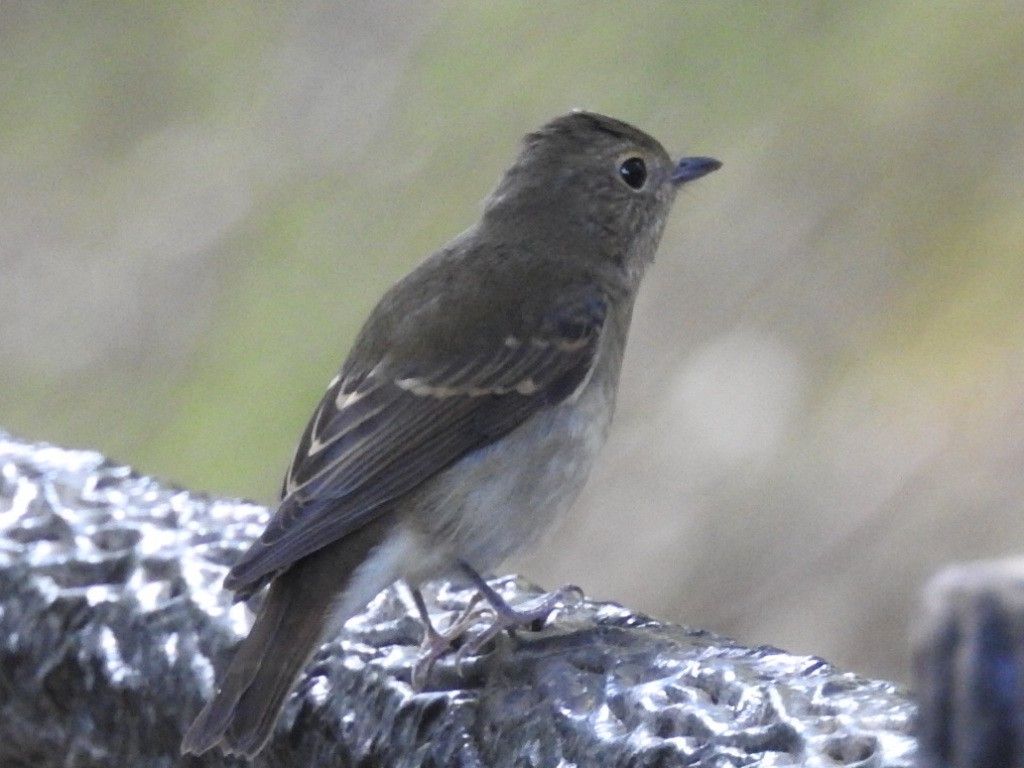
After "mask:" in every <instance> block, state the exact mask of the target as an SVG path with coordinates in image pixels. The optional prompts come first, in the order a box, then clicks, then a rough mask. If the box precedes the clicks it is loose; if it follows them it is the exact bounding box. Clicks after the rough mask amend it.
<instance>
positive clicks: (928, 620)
mask: <svg viewBox="0 0 1024 768" xmlns="http://www.w3.org/2000/svg"><path fill="white" fill-rule="evenodd" d="M915 635H916V636H915V642H914V645H915V653H914V673H915V677H916V687H917V691H918V698H919V701H920V723H919V726H918V730H919V733H920V740H921V752H922V763H923V765H925V766H928V768H1020V766H1024V559H1019V558H1018V559H1011V560H999V561H992V562H979V563H968V564H965V565H958V566H954V567H951V568H948V569H946V570H945V571H943V572H941V573H940V574H939V575H938V576H936V577H935V578H933V579H932V581H931V583H930V584H929V585H928V587H927V589H926V590H925V597H924V610H923V612H922V616H921V618H920V620H919V621H918V624H917V627H916V628H915Z"/></svg>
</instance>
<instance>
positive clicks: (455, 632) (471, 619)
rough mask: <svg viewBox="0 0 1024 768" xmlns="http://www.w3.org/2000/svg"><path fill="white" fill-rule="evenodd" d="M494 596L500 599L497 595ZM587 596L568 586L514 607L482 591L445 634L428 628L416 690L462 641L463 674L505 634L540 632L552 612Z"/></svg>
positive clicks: (459, 666)
mask: <svg viewBox="0 0 1024 768" xmlns="http://www.w3.org/2000/svg"><path fill="white" fill-rule="evenodd" d="M494 595H495V596H497V594H496V593H494ZM583 597H584V594H583V590H582V589H580V588H579V587H577V586H575V585H566V586H563V587H559V588H558V589H556V590H554V591H553V592H549V593H547V594H544V595H540V596H539V597H536V598H532V599H530V600H527V601H525V603H524V604H523V605H522V606H521V607H517V608H513V607H512V606H510V605H509V604H508V603H507V602H505V601H504V600H503V599H502V598H500V597H497V599H492V598H491V597H489V596H487V595H484V594H483V593H481V592H478V593H476V594H475V595H474V596H473V598H472V599H471V600H470V602H469V604H468V605H467V606H466V608H465V609H464V610H463V611H462V613H461V614H459V616H458V617H456V619H455V620H454V621H453V622H452V623H451V624H450V625H449V626H448V627H447V628H446V629H445V630H444V631H443V632H438V631H437V630H435V629H434V628H433V627H431V626H430V625H429V624H428V625H427V626H426V627H425V628H424V634H423V642H422V644H421V645H420V653H419V657H418V658H417V660H416V663H415V665H414V666H413V670H412V685H413V688H415V689H416V690H423V688H424V687H425V686H426V683H427V679H428V678H429V676H430V673H431V671H432V670H433V668H434V665H435V664H436V663H437V661H438V660H439V659H440V658H441V657H442V656H444V655H445V653H447V652H448V650H450V649H451V648H452V646H453V645H455V643H456V642H458V641H459V640H460V639H462V640H463V642H462V644H461V645H460V646H459V648H458V649H457V650H456V652H455V659H454V661H455V669H456V671H457V673H458V674H460V675H461V674H462V672H463V669H464V666H465V664H466V662H467V661H468V660H469V659H470V658H472V657H474V656H477V655H479V654H480V653H481V651H483V649H484V647H486V645H487V644H488V643H489V642H490V641H491V640H493V639H494V638H496V637H498V636H499V635H500V634H501V633H502V632H503V631H507V632H508V633H509V634H513V633H514V632H515V630H517V629H527V630H530V631H537V630H540V629H541V628H542V627H543V626H544V624H545V623H546V622H547V620H548V618H549V617H550V616H551V614H552V613H554V612H555V611H556V610H558V609H559V608H562V607H564V606H568V605H578V604H579V603H580V602H581V601H582V600H583Z"/></svg>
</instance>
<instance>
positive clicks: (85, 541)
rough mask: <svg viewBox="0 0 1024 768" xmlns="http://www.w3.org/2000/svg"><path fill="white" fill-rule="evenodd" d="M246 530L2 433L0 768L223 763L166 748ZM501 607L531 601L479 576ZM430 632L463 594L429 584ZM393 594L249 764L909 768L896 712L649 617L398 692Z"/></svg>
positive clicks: (406, 646)
mask: <svg viewBox="0 0 1024 768" xmlns="http://www.w3.org/2000/svg"><path fill="white" fill-rule="evenodd" d="M266 517H267V510H265V509H264V508H262V507H259V506H256V505H253V504H249V503H246V502H242V501H235V500H222V499H212V498H208V497H205V496H202V495H200V494H194V493H191V492H188V491H184V490H180V489H176V488H173V487H169V486H167V485H163V484H161V483H158V482H157V481H156V480H153V479H152V478H148V477H142V476H139V475H137V474H135V473H133V472H132V471H131V469H130V468H128V467H126V466H122V465H118V464H115V463H111V462H109V461H107V460H106V459H104V457H103V456H101V455H99V454H97V453H94V452H89V451H73V450H64V449H60V448H54V447H51V446H46V445H32V444H26V443H23V442H19V441H17V440H15V439H13V438H11V437H9V436H6V435H4V434H3V433H0V765H3V766H11V767H12V768H13V767H17V766H34V767H36V768H45V767H47V766H74V767H75V768H84V767H86V766H104V767H109V766H129V765H130V766H139V767H140V768H141V767H144V766H171V765H188V766H215V765H217V766H219V765H242V764H243V763H241V762H240V761H236V760H227V759H224V758H222V757H221V756H220V755H219V754H212V755H206V756H204V757H203V758H187V759H186V758H181V757H179V756H178V742H179V740H180V738H181V733H182V731H183V729H184V728H185V727H186V725H187V724H188V723H189V721H190V719H191V718H192V716H193V715H194V714H195V713H196V711H197V710H198V709H199V707H200V704H201V702H202V701H203V700H204V699H205V698H206V697H208V696H209V695H210V694H211V691H212V687H213V684H214V679H215V670H217V669H222V668H223V665H224V664H225V663H226V661H227V659H228V658H229V656H230V653H231V651H232V648H233V647H234V645H235V643H236V642H237V641H238V639H239V638H240V637H241V636H242V634H243V633H244V632H245V631H246V629H247V609H246V607H245V606H243V605H236V606H232V605H231V603H230V596H229V595H228V594H227V593H225V592H224V591H223V590H222V589H221V588H220V580H221V578H222V576H223V575H224V573H225V571H226V569H227V567H228V565H229V564H230V563H231V562H232V561H233V559H234V558H235V557H237V556H238V554H239V553H240V552H241V551H242V550H243V549H244V548H245V546H246V545H247V543H248V542H249V541H250V540H251V539H252V538H253V537H254V536H256V535H257V534H258V533H259V531H260V529H261V527H262V525H263V523H264V521H265V520H266ZM500 587H501V589H502V591H503V594H504V595H505V596H506V597H507V598H508V599H510V600H511V601H513V602H521V601H523V600H527V599H529V598H530V597H532V596H535V595H537V594H538V590H537V589H536V588H535V587H532V586H530V585H529V584H527V583H525V582H523V581H521V580H519V579H517V578H514V577H508V578H505V579H502V580H500ZM428 597H430V598H432V605H433V609H434V610H436V611H437V614H436V616H435V618H436V619H438V620H440V622H441V623H442V624H443V622H444V620H445V616H447V617H449V618H450V617H451V616H454V615H455V612H457V611H458V610H459V609H460V608H461V607H463V606H464V605H465V604H466V602H467V600H468V599H469V597H470V593H469V592H468V591H466V590H460V589H458V588H455V587H452V586H450V585H439V586H438V587H437V588H435V589H433V590H431V591H430V594H429V595H428ZM419 635H420V632H419V627H418V624H417V622H416V621H415V619H414V611H412V610H411V607H410V606H409V605H408V601H407V600H406V599H405V598H404V596H403V595H402V593H401V591H400V590H399V589H392V590H389V591H387V592H385V593H382V594H381V595H379V596H378V597H377V598H376V599H375V600H374V601H373V602H372V603H371V605H369V606H368V608H367V610H366V611H365V612H364V613H363V614H361V615H359V616H357V617H355V618H354V619H353V620H352V621H350V622H349V623H348V624H347V625H346V631H345V633H344V635H343V636H342V637H340V638H339V639H338V640H336V641H334V642H332V643H329V644H328V645H326V646H324V648H322V649H321V651H320V652H319V653H318V655H317V656H316V658H315V660H314V661H313V663H311V665H310V666H309V668H308V669H307V673H306V676H305V677H304V679H303V680H302V682H301V684H300V686H299V688H298V692H297V694H296V695H294V696H293V697H292V698H291V700H290V701H289V704H288V706H287V707H286V709H285V712H284V715H283V716H282V718H281V722H280V723H279V726H278V732H277V735H276V736H275V738H274V739H273V740H272V742H271V743H270V745H269V746H268V748H267V750H266V751H265V752H264V753H262V754H261V755H260V756H259V757H258V758H257V759H256V760H255V761H254V764H255V765H258V766H296V765H301V766H376V765H395V766H510V767H511V766H517V767H518V766H552V767H555V766H558V767H560V768H569V767H570V766H631V767H636V768H640V767H641V766H651V767H652V768H653V767H654V766H659V767H660V768H668V767H669V766H701V767H704V768H712V767H713V768H726V766H732V767H733V768H738V767H739V766H755V765H756V766H766V767H767V766H771V767H773V768H774V767H778V766H796V765H805V766H817V767H819V768H824V767H825V766H865V767H867V766H870V767H871V768H883V767H886V768H897V767H900V766H903V767H907V766H910V765H911V764H912V763H913V759H914V758H913V756H914V754H915V749H916V748H915V744H914V741H913V739H912V738H911V736H910V735H909V730H910V723H911V719H912V717H913V712H914V710H913V707H912V705H911V704H910V702H909V700H908V698H907V697H906V695H905V694H904V693H902V692H901V691H899V690H898V689H897V688H896V687H895V686H893V685H892V684H890V683H886V682H880V681H871V680H865V679H863V678H860V677H857V676H856V675H852V674H848V673H842V672H840V671H838V670H836V669H834V668H833V667H831V666H830V665H829V664H827V663H826V662H824V661H822V660H821V659H818V658H814V657H806V656H793V655H790V654H787V653H785V652H783V651H780V650H778V649H775V648H770V647H760V648H746V647H743V646H741V645H738V644H737V643H735V642H733V641H730V640H728V639H726V638H723V637H718V636H716V635H713V634H710V633H707V632H703V631H698V630H690V629H686V628H683V627H679V626H672V625H668V624H663V623H661V622H658V621H655V620H653V619H651V618H648V617H646V616H642V615H637V614H634V613H632V612H631V611H629V610H628V609H626V608H623V607H621V606H618V605H614V604H609V603H599V602H592V601H583V602H582V603H580V604H579V605H572V606H566V607H565V608H564V609H561V610H560V611H559V613H558V615H556V616H555V617H554V620H553V621H552V622H550V623H549V625H548V626H547V627H545V628H544V629H543V630H542V631H539V632H536V633H530V634H525V635H524V634H520V635H519V636H518V638H517V639H514V640H513V639H505V640H503V641H502V643H500V644H499V646H498V647H497V648H496V649H494V650H493V651H491V652H489V653H487V654H486V655H484V656H481V657H478V658H473V659H469V660H468V661H467V663H466V664H465V665H464V666H463V668H462V669H461V670H459V669H457V668H456V667H455V664H454V662H453V661H451V660H447V659H446V660H443V661H442V662H441V663H439V665H438V667H437V668H436V669H435V671H434V674H433V676H432V679H431V686H430V689H429V690H428V691H427V692H424V693H420V694H414V693H413V691H412V689H411V688H410V686H409V676H410V670H411V667H412V663H413V661H414V660H415V658H416V651H417V644H418V641H419Z"/></svg>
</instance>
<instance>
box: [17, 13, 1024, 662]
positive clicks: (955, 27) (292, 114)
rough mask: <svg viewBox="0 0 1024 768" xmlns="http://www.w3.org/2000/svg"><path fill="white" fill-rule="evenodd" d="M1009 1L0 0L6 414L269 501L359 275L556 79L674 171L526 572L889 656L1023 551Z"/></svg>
mask: <svg viewBox="0 0 1024 768" xmlns="http://www.w3.org/2000/svg"><path fill="white" fill-rule="evenodd" d="M1022 72H1024V9H1022V7H1021V6H1020V5H1019V4H1017V3H1015V2H1006V3H997V2H990V3H971V4H968V3H954V2H949V3H945V2H940V3H936V2H888V3H880V2H859V3H821V2H814V3H803V2H799V3H797V2H776V3H770V4H767V3H766V4H752V3H746V2H703V3H686V4H683V3H678V2H674V1H672V2H662V3H653V2H651V3H645V4H642V5H640V4H635V5H634V4H620V3H613V2H606V3H589V4H582V3H575V2H573V3H544V4H541V3H535V4H519V3H514V4H502V3H488V4H483V3H475V2H448V3H418V4H412V3H404V2H401V3H400V2H393V3H390V4H389V3H375V2H374V3H371V2H344V3H342V2H326V1H320V2H317V1H309V2H302V3H296V2H287V3H284V2H279V3H275V2H263V3H259V4H249V3H182V2H174V3H170V2H167V3H148V4H145V5H144V4H124V3H120V2H107V3H103V2H97V3H81V4H79V3H74V4H65V3H56V2H45V3H44V2H38V3H37V2H12V1H10V0H5V2H3V3H0V361H2V362H0V427H2V428H4V429H6V430H9V431H11V432H12V433H14V434H16V435H18V436H21V437H24V438H31V439H38V440H47V441H52V442H55V443H59V444H64V445H69V446H79V447H89V448H96V449H99V450H101V451H104V452H106V453H108V454H110V455H111V456H113V457H115V458H117V459H120V460H123V461H127V462H130V463H133V464H134V465H136V466H137V467H138V469H140V470H141V471H143V472H147V473H152V474H155V475H157V476H159V477H162V478H165V479H167V480H170V481H173V482H176V483H180V484H183V485H186V486H189V487H191V488H196V489H205V490H209V491H211V492H213V493H217V494H234V495H241V496H245V497H249V498H254V499H257V500H260V501H263V502H271V501H272V500H273V498H274V495H275V493H276V490H277V488H278V487H279V484H280V479H281V476H282V474H283V472H284V469H285V466H286V464H287V461H288V459H289V457H290V453H291V451H292V449H293V447H294V444H295V442H296V441H297V439H298V436H299V433H300V431H301V430H302V428H303V427H304V425H305V422H306V420H307V418H308V416H309V414H310V412H311V410H312V408H313V406H314V405H315V404H316V402H317V400H318V399H319V397H320V395H321V393H322V391H323V388H324V386H326V383H327V381H328V380H329V379H330V378H331V377H332V375H333V374H334V372H335V370H336V368H337V367H338V365H339V364H340V362H341V360H342V358H343V357H344V355H345V353H346V351H347V349H348V347H349V344H350V342H351V340H352V338H353V335H354V334H355V332H356V331H357V330H358V326H359V324H360V323H361V321H362V319H363V318H364V317H365V315H366V314H367V312H368V311H369V309H370V308H371V307H372V306H373V304H374V303H375V301H376V300H377V298H378V297H379V295H380V294H381V293H382V292H383V291H384V290H385V288H386V287H387V286H388V285H390V284H391V283H392V282H393V281H394V280H396V279H397V278H398V277H400V276H401V275H402V274H403V273H405V272H406V271H407V270H409V269H410V268H411V267H412V266H413V265H415V264H416V263H417V262H418V261H419V260H420V259H421V258H422V257H423V256H425V255H426V254H427V253H429V252H430V251H431V250H433V249H434V248H435V247H437V246H438V245H440V244H441V243H443V242H444V241H445V240H447V239H448V238H449V237H450V236H452V235H453V234H455V233H457V232H459V231H460V230H461V229H462V228H464V227H465V226H467V225H468V224H469V223H471V222H472V221H473V220H475V219H476V217H477V215H478V213H479V211H480V205H479V201H480V200H481V199H482V198H483V197H484V196H485V195H486V194H487V193H488V192H489V191H490V189H491V188H492V187H493V185H494V184H495V182H496V181H497V178H498V175H499V174H500V172H501V170H502V169H503V168H504V167H505V166H506V165H507V164H508V163H509V162H510V160H511V159H512V157H513V156H514V154H515V152H516V148H517V142H518V140H519V138H520V137H521V135H522V134H524V133H525V132H527V131H529V130H531V129H532V128H534V127H536V126H537V125H539V124H540V123H542V122H544V121H545V120H547V119H549V118H551V117H553V116H554V115H557V114H559V113H562V112H565V111H567V110H568V109H570V108H573V107H586V108H589V109H593V110H597V111H601V112H606V113H609V114H612V115H615V116H617V117H620V118H623V119H626V120H629V121H631V122H634V123H636V124H637V125H639V126H641V127H643V128H645V129H646V130H648V131H650V132H651V133H653V134H654V135H655V136H657V137H659V138H660V139H661V140H662V142H663V143H664V144H665V145H666V146H667V147H669V148H670V150H671V151H672V152H674V153H678V154H683V153H686V154H709V155H714V156H716V157H718V158H721V159H722V160H724V161H725V167H724V168H723V169H722V170H721V171H719V172H718V173H716V174H714V175H713V176H710V177H708V178H707V179H704V180H702V181H700V182H699V183H696V184H694V185H693V186H692V187H688V188H687V189H686V190H685V192H684V193H683V194H682V195H681V197H680V199H679V201H678V203H677V205H676V208H675V211H674V213H673V217H672V221H671V223H670V226H669V229H668V231H667V233H666V236H665V240H664V242H663V245H662V248H661V250H660V252H659V258H658V262H657V263H656V264H655V266H654V267H653V270H652V272H651V273H649V276H648V280H647V284H646V286H645V289H644V291H643V292H642V295H641V300H640V303H639V305H638V308H637V314H636V320H635V324H634V328H633V332H632V340H631V346H630V350H629V354H628V355H627V361H626V367H625V372H624V374H623V376H624V381H623V387H622V391H621V394H620V399H619V411H618V415H617V420H616V423H615V426H614V428H613V433H612V436H611V439H610V443H609V445H608V447H607V449H606V450H605V452H604V454H603V456H602V460H601V463H600V465H599V467H598V470H597V471H596V473H595V476H594V477H593V479H592V481H591V482H590V484H589V485H588V487H587V489H586V491H585V492H584V495H583V497H582V498H581V499H580V502H579V503H578V504H577V505H576V508H575V511H574V513H573V515H572V517H571V519H569V520H568V521H567V522H566V524H565V525H564V526H563V527H562V528H560V529H559V530H558V531H556V532H555V533H554V534H553V535H552V536H551V537H550V539H549V540H548V543H547V544H546V545H545V547H544V549H543V551H542V552H540V553H537V554H534V555H532V556H531V557H529V558H527V559H521V560H520V561H517V562H515V563H512V564H511V567H514V568H516V569H519V570H521V571H522V572H523V573H525V574H526V575H527V576H529V577H531V578H532V579H534V580H536V581H538V582H540V583H542V584H545V585H547V586H554V585H556V584H559V583H563V582H574V583H578V584H581V585H583V586H584V587H585V588H586V589H587V591H588V592H590V593H592V594H594V595H597V596H599V597H603V598H610V599H615V600H619V601H622V602H624V603H627V604H629V605H630V606H633V607H636V608H639V609H643V610H646V611H648V612H651V613H654V614H656V615H658V616H659V617H663V618H667V619H673V620H677V621H682V622H685V623H688V624H691V625H695V626H702V627H706V628H709V629H713V630H715V631H718V632H724V633H727V634H730V635H733V636H735V637H737V638H739V639H741V640H744V641H746V642H748V643H754V644H759V643H771V644H776V645H780V646H783V647H786V648H788V649H790V650H793V651H798V652H806V653H816V654H820V655H823V656H825V657H827V658H829V659H830V660H833V661H835V662H838V663H840V664H842V665H845V666H848V667H850V668H853V669H856V670H858V671H860V672H864V673H868V674H872V675H883V676H888V677H895V678H905V677H906V673H907V658H906V651H905V648H906V634H907V624H908V621H909V618H910V615H911V613H912V610H913V607H914V605H915V604H916V600H917V593H918V589H919V587H920V586H921V584H922V582H923V580H924V579H925V578H926V576H927V575H928V574H930V573H931V572H933V571H934V570H935V569H936V568H938V567H939V566H940V565H942V564H943V563H946V562H948V561H950V560H954V559H963V558H971V557H982V556H985V557H988V556H996V555H1002V554H1006V553H1020V552H1021V551H1022V550H1024V77H1022V76H1021V73H1022Z"/></svg>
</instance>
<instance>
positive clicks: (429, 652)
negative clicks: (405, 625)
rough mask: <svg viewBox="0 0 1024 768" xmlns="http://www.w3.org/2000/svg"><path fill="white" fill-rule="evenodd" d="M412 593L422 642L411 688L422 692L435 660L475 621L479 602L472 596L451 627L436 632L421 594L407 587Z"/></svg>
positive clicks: (413, 588) (413, 671) (478, 599)
mask: <svg viewBox="0 0 1024 768" xmlns="http://www.w3.org/2000/svg"><path fill="white" fill-rule="evenodd" d="M409 589H410V591H411V592H412V599H413V602H415V603H416V611H417V612H418V613H419V615H420V621H422V622H423V641H422V642H421V643H420V651H419V656H418V657H417V659H416V663H415V664H414V665H413V668H412V686H413V688H415V689H416V690H417V691H421V690H423V688H424V687H425V686H426V683H427V678H429V677H430V672H431V670H432V669H433V668H434V664H436V663H437V660H438V659H439V658H441V657H442V656H444V654H445V653H446V652H447V651H448V650H449V649H450V648H451V647H452V644H453V643H454V642H455V641H456V640H458V639H459V637H461V636H462V635H463V634H464V633H465V631H466V630H467V629H468V628H469V627H470V626H471V625H472V624H473V623H475V622H476V620H477V616H478V614H477V610H476V605H477V603H478V602H480V600H481V597H480V595H474V596H473V598H472V599H471V600H470V601H469V603H468V604H467V605H466V607H465V609H464V610H463V611H462V613H461V614H459V615H458V616H457V617H456V618H455V620H454V621H453V622H452V623H451V625H450V626H449V627H448V628H447V629H445V631H444V632H438V631H437V629H435V628H434V624H433V622H431V620H430V612H429V611H428V610H427V602H426V600H424V599H423V593H422V592H420V590H419V589H418V588H417V587H413V586H412V585H410V586H409Z"/></svg>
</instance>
